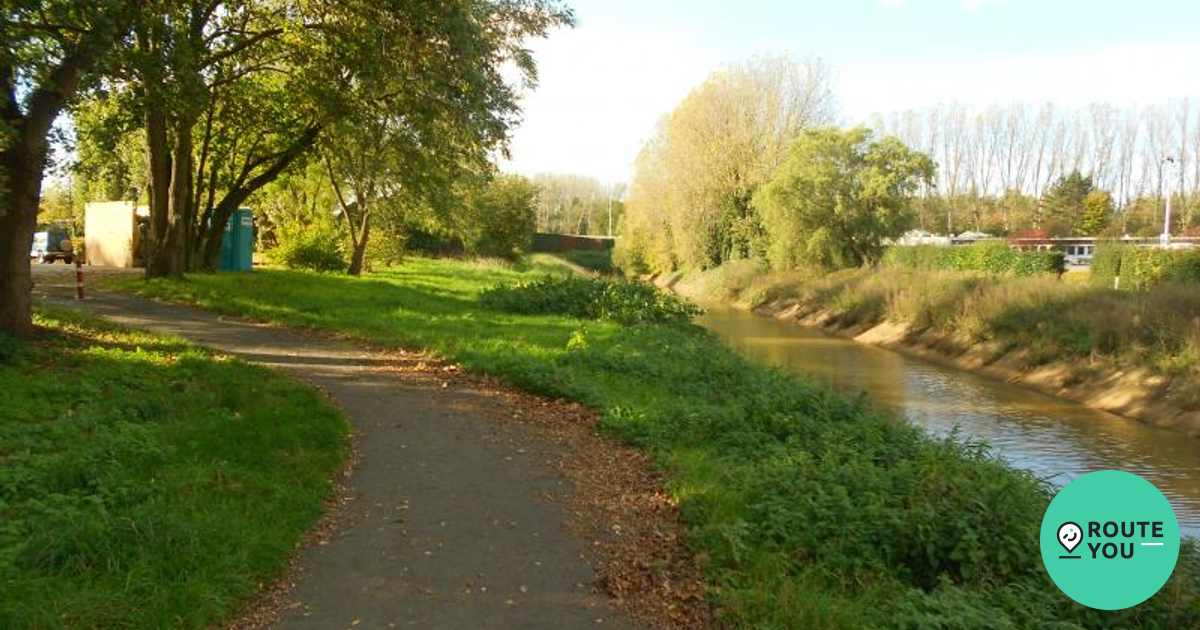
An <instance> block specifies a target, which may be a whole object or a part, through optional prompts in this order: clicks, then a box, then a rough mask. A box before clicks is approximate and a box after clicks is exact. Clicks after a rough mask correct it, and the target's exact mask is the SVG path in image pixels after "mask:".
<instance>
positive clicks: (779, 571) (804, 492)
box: [119, 256, 1200, 630]
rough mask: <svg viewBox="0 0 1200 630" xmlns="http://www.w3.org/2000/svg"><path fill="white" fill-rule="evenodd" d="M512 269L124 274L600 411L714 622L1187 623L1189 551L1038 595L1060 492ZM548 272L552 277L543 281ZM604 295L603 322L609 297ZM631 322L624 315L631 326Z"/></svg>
mask: <svg viewBox="0 0 1200 630" xmlns="http://www.w3.org/2000/svg"><path fill="white" fill-rule="evenodd" d="M571 273H572V271H570V270H568V269H566V267H565V266H564V265H563V264H562V263H560V262H554V261H553V260H552V259H549V258H548V257H540V256H539V257H534V258H533V259H531V260H529V261H526V262H523V263H520V264H517V265H509V264H499V263H496V264H483V263H467V262H455V261H445V260H429V259H411V260H410V261H409V262H407V263H406V264H405V265H403V266H401V267H396V268H391V269H386V270H381V271H379V272H377V273H375V274H372V275H370V276H367V277H362V278H352V277H345V276H335V275H324V274H315V273H309V272H298V271H283V270H261V271H256V272H255V273H253V274H227V275H198V276H190V277H187V278H185V279H182V280H155V281H151V282H149V283H145V282H142V281H136V280H135V281H128V280H127V281H122V282H121V283H120V284H119V286H120V287H121V288H123V289H125V290H130V291H135V292H137V293H140V294H142V295H146V296H152V297H157V298H161V299H167V300H173V301H181V302H188V303H193V304H197V305H200V306H203V307H205V308H210V309H213V310H217V311H221V312H225V313H229V314H234V315H241V316H248V317H253V318H258V319H264V320H269V321H273V322H277V323H281V324H287V325H293V326H304V327H311V328H315V329H320V330H325V331H331V332H338V333H342V334H348V335H351V336H354V337H358V338H362V339H365V340H369V341H371V342H373V343H379V344H384V345H392V346H407V347H419V348H425V349H429V350H433V351H436V352H438V353H440V354H442V355H444V356H446V357H448V358H450V359H453V360H456V361H458V362H459V363H461V364H462V365H463V366H464V367H465V368H467V369H471V370H477V371H483V372H488V373H492V374H496V375H498V376H501V377H503V378H505V379H507V380H509V381H510V382H512V383H514V384H516V385H519V386H521V387H523V388H525V389H528V390H530V391H533V392H535V393H540V394H544V395H549V396H558V397H563V398H568V399H572V400H576V401H579V402H582V403H584V404H586V405H587V406H589V407H591V408H593V409H596V410H597V411H598V412H599V413H600V414H601V417H602V425H601V426H602V428H603V430H604V431H606V432H609V433H611V434H613V435H616V436H619V437H620V438H622V439H624V440H627V441H629V442H631V443H633V444H635V445H637V446H639V447H641V448H644V449H646V450H647V451H649V452H650V453H652V454H653V455H654V458H655V461H656V462H657V464H658V465H659V466H661V467H662V468H663V469H664V470H665V471H666V472H667V473H668V490H669V492H670V494H671V496H672V497H673V499H674V500H675V501H677V502H678V503H679V505H680V507H681V510H682V518H683V519H684V521H685V524H686V526H687V527H688V532H689V544H690V545H691V546H692V547H693V548H694V549H695V551H696V553H697V560H698V561H699V562H700V563H701V564H702V565H703V568H704V570H705V573H706V576H707V580H708V582H709V585H710V587H711V597H712V599H713V600H714V601H715V603H716V604H717V605H718V609H719V611H720V615H721V618H722V619H723V620H724V621H725V622H726V623H728V624H729V625H730V626H736V627H756V628H799V627H803V628H863V627H890V628H963V629H967V628H1055V629H1062V630H1065V629H1069V628H1112V627H1123V628H1124V627H1129V628H1164V629H1165V628H1183V627H1191V626H1194V625H1196V624H1197V623H1200V556H1198V555H1197V554H1196V552H1195V550H1194V549H1193V547H1192V546H1191V543H1190V542H1189V543H1187V544H1186V545H1185V549H1184V550H1183V551H1182V553H1181V556H1180V560H1179V564H1178V567H1177V568H1176V571H1175V574H1174V576H1173V577H1172V578H1171V580H1170V582H1169V583H1168V584H1167V585H1166V586H1165V587H1164V588H1163V589H1162V591H1160V592H1159V593H1158V594H1157V595H1156V596H1155V597H1153V598H1152V599H1150V600H1149V601H1147V602H1146V603H1144V604H1141V605H1139V606H1137V607H1134V608H1131V609H1127V610H1123V611H1115V612H1106V611H1098V610H1091V609H1087V608H1084V607H1082V606H1080V605H1077V604H1075V603H1073V602H1072V601H1071V600H1069V599H1068V598H1066V597H1065V596H1064V595H1062V594H1061V593H1060V591H1059V590H1058V589H1057V588H1056V587H1055V586H1054V585H1053V584H1052V583H1051V582H1050V580H1049V578H1048V576H1047V575H1046V572H1045V570H1044V568H1043V567H1042V565H1041V559H1040V554H1039V551H1038V543H1037V536H1038V530H1039V527H1040V522H1041V517H1042V514H1043V512H1044V510H1045V508H1046V506H1047V504H1048V502H1049V500H1050V497H1051V491H1050V489H1049V488H1048V487H1047V486H1046V484H1045V483H1044V482H1042V481H1041V480H1039V479H1036V478H1034V477H1033V476H1032V475H1030V474H1029V473H1026V472H1022V471H1018V470H1014V469H1012V468H1010V467H1008V466H1006V465H1005V464H1004V463H1002V462H1001V461H999V460H998V459H997V458H996V457H994V456H993V455H992V454H990V453H989V452H988V450H987V449H986V448H985V447H983V446H981V445H976V444H963V443H960V442H957V441H955V440H938V439H933V438H931V437H929V436H927V435H925V434H924V433H922V432H921V431H920V430H918V429H916V428H914V427H912V426H910V425H908V424H905V423H903V422H899V421H897V420H896V419H895V418H893V417H891V416H889V415H887V414H885V413H882V412H880V411H877V410H875V409H874V408H873V407H872V406H871V405H870V404H869V402H868V401H866V400H864V399H861V398H850V397H846V396H844V395H842V394H839V393H836V392H834V391H832V390H830V389H828V388H826V387H823V386H819V385H816V384H814V383H812V382H809V381H806V380H800V379H797V378H795V377H793V376H789V375H787V374H785V373H783V372H780V371H777V370H774V369H771V368H767V367H763V366H759V365H756V364H753V363H751V362H749V361H748V360H745V359H743V358H741V357H740V356H739V355H737V354H736V353H734V352H733V351H731V350H729V349H727V348H726V347H725V346H723V345H722V344H721V343H720V342H719V341H718V340H717V339H716V338H715V337H714V336H713V335H711V334H709V333H707V332H705V331H703V330H702V329H700V328H699V327H697V326H695V325H693V324H691V323H688V322H687V321H686V317H683V316H681V315H680V314H681V313H688V312H690V310H691V309H690V307H687V306H684V305H682V304H681V303H679V302H678V301H677V300H675V299H674V298H671V297H668V296H661V297H655V298H654V300H652V301H647V300H645V297H646V296H645V294H644V291H643V289H640V288H639V289H628V288H624V287H623V286H622V287H621V288H614V287H613V286H610V285H606V284H603V283H597V282H595V281H591V280H587V281H580V280H578V279H574V278H570V277H568V276H569V274H571ZM546 275H549V276H551V278H549V279H547V278H545V277H543V276H546ZM606 300H608V301H610V304H609V305H608V307H601V306H600V304H599V302H603V301H606ZM627 306H628V307H636V308H637V309H639V310H642V311H643V312H642V314H641V315H640V316H638V317H636V318H633V321H630V320H629V319H628V318H626V317H624V316H615V317H614V316H606V315H605V314H606V313H621V312H624V310H625V308H626V307H627Z"/></svg>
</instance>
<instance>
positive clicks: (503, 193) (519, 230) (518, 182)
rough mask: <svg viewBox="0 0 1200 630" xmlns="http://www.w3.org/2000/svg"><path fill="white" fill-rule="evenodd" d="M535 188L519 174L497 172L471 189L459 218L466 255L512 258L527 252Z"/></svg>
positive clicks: (535, 197)
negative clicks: (462, 213)
mask: <svg viewBox="0 0 1200 630" xmlns="http://www.w3.org/2000/svg"><path fill="white" fill-rule="evenodd" d="M537 201H538V188H537V186H535V185H534V184H533V183H532V182H530V181H529V180H527V179H525V178H524V177H521V176H520V175H497V176H496V177H494V178H492V179H491V180H490V181H488V182H487V183H486V184H484V185H482V186H479V187H477V188H476V189H475V190H473V191H471V193H470V195H469V196H468V201H467V211H466V213H465V214H466V220H465V221H463V224H464V228H465V229H464V230H463V233H462V240H463V245H464V247H465V249H466V251H467V253H469V254H473V255H476V256H494V257H497V258H507V259H510V260H515V259H517V258H520V257H521V255H522V254H524V253H526V252H528V251H529V246H530V244H531V243H532V241H533V233H534V229H535V227H536V216H535V212H534V207H535V206H536V205H537Z"/></svg>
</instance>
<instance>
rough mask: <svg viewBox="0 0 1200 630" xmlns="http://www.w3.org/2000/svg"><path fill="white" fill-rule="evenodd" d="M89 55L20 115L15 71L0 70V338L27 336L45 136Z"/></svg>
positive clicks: (56, 75)
mask: <svg viewBox="0 0 1200 630" xmlns="http://www.w3.org/2000/svg"><path fill="white" fill-rule="evenodd" d="M94 54H96V53H95V52H94V51H83V50H82V49H76V50H75V51H73V52H71V53H70V54H68V55H67V56H66V58H64V59H63V60H62V61H61V62H60V63H59V64H58V66H57V67H56V68H54V70H53V71H51V72H50V73H49V75H48V76H47V77H45V78H44V79H43V80H42V81H41V82H39V83H38V84H37V85H36V87H35V88H34V90H33V91H32V92H31V93H30V94H29V97H28V98H27V99H26V111H25V112H22V111H21V108H20V107H19V106H18V103H17V89H16V87H17V85H16V74H17V73H16V70H15V68H14V67H13V66H8V65H5V66H0V115H3V118H4V123H5V125H6V126H7V127H8V128H9V129H10V130H12V131H13V132H14V133H13V136H14V137H13V138H11V140H10V144H8V145H7V146H6V147H5V148H4V150H3V151H0V191H3V192H2V194H0V332H3V333H7V334H9V335H13V336H17V337H25V336H28V335H30V334H31V333H32V332H33V320H32V315H33V313H32V298H31V295H30V291H31V290H32V288H33V281H32V278H31V277H30V272H29V248H30V245H31V244H32V242H33V231H34V229H36V227H37V213H38V204H39V202H40V201H41V195H42V174H43V172H44V171H45V168H46V153H47V150H48V148H49V141H48V135H49V133H50V127H51V125H53V124H54V120H55V119H56V118H58V114H59V112H61V111H62V108H63V107H64V106H65V104H66V102H67V99H69V98H70V97H71V95H73V94H74V93H75V90H76V87H77V86H78V84H79V80H80V78H81V77H82V76H83V73H84V71H85V70H86V68H87V67H88V65H89V64H90V63H91V61H92V60H93V59H94V57H93V55H94Z"/></svg>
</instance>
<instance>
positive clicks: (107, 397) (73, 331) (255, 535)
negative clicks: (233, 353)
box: [0, 311, 348, 630]
mask: <svg viewBox="0 0 1200 630" xmlns="http://www.w3.org/2000/svg"><path fill="white" fill-rule="evenodd" d="M37 321H38V323H39V324H40V325H41V326H42V327H43V329H42V334H40V335H39V336H38V337H37V338H36V340H33V341H30V342H28V343H27V345H26V348H25V350H24V352H25V353H26V355H27V357H28V361H24V362H18V363H15V364H6V363H3V362H0V382H3V383H4V393H5V404H4V412H3V416H4V421H3V422H0V453H3V465H2V466H0V583H2V584H3V585H4V587H3V588H2V589H0V627H4V628H8V629H12V630H34V629H39V630H52V629H64V630H65V629H67V628H147V629H148V628H180V629H187V628H191V629H195V630H202V629H204V628H213V627H224V626H225V625H226V624H227V623H228V622H229V621H230V620H231V619H232V618H233V617H234V616H235V615H236V614H237V613H238V612H239V611H240V610H241V609H242V607H243V606H244V604H245V602H247V601H249V600H250V599H251V598H253V597H254V596H256V595H257V594H258V593H259V591H260V589H261V588H262V584H264V583H267V582H270V581H271V580H273V579H274V578H275V577H277V576H278V574H279V572H280V571H282V570H284V569H285V568H286V567H287V563H288V559H289V557H290V556H291V554H292V553H293V551H294V550H295V548H296V545H297V544H298V542H299V541H300V539H301V537H302V536H303V535H304V534H305V532H307V531H308V530H309V528H310V527H311V526H312V525H313V524H314V523H315V522H316V520H317V518H318V517H319V516H320V514H321V513H322V512H323V510H324V506H325V500H326V499H327V497H328V496H329V493H330V477H331V475H333V473H334V471H335V470H336V469H337V468H338V466H339V465H340V464H341V461H342V458H343V455H344V450H345V438H346V435H347V430H348V427H347V425H346V423H345V421H344V420H343V419H342V418H341V416H340V415H339V414H338V412H337V411H336V410H334V409H333V408H332V407H331V406H330V405H329V404H328V403H327V402H326V401H325V400H324V399H323V398H322V397H321V396H320V395H319V394H317V393H316V392H314V391H312V390H311V389H309V388H307V387H302V386H300V385H297V384H295V383H293V382H292V381H290V380H288V379H287V378H285V377H283V376H281V375H279V374H277V373H275V372H271V371H268V370H266V369H262V368H258V367H254V366H250V365H247V364H245V363H243V362H241V361H239V360H235V359H229V358H227V357H221V356H216V355H213V354H211V353H209V352H208V351H205V350H202V349H199V348H196V347H194V346H191V345H188V344H186V343H183V342H182V341H179V340H177V339H173V338H167V337H162V336H157V335H149V334H145V333H136V332H130V331H127V330H124V329H121V328H117V327H114V326H112V325H109V324H103V323H100V322H99V321H97V320H94V319H89V318H84V317H81V316H78V315H69V314H66V313H59V312H53V311H50V312H47V311H42V312H41V313H40V314H39V315H38V316H37Z"/></svg>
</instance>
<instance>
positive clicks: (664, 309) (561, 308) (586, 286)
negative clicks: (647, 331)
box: [480, 276, 700, 325]
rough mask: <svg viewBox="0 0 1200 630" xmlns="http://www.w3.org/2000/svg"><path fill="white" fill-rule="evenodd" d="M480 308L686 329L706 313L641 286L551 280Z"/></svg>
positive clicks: (522, 286)
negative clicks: (694, 318) (701, 313)
mask: <svg viewBox="0 0 1200 630" xmlns="http://www.w3.org/2000/svg"><path fill="white" fill-rule="evenodd" d="M480 303H481V304H482V305H483V306H484V307H485V308H489V309H492V310H497V311H504V312H507V313H519V314H522V315H566V316H568V317H578V318H580V319H601V320H609V321H614V322H617V323H620V324H626V325H633V324H643V323H657V324H670V325H681V324H686V323H688V322H690V321H691V319H692V317H694V316H696V315H698V314H699V313H700V309H699V308H697V307H696V306H695V305H693V304H692V303H690V302H687V301H685V300H683V299H681V298H679V297H676V296H675V295H672V294H669V293H665V292H663V291H659V290H658V289H656V288H654V287H652V286H650V285H647V284H641V283H636V282H624V281H609V280H597V279H593V278H581V277H554V276H546V277H543V278H539V279H537V280H532V281H526V282H518V283H516V284H513V285H507V286H497V287H493V288H491V289H488V290H487V291H484V292H483V294H482V295H481V296H480Z"/></svg>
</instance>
